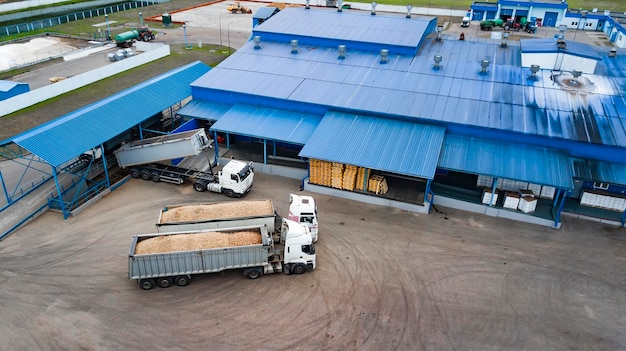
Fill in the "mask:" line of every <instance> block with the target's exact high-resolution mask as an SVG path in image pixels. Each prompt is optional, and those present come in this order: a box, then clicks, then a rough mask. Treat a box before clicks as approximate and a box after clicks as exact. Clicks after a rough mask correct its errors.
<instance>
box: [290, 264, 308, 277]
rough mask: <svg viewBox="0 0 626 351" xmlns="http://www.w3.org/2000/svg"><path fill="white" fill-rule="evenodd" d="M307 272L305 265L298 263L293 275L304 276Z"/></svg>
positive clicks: (292, 270)
mask: <svg viewBox="0 0 626 351" xmlns="http://www.w3.org/2000/svg"><path fill="white" fill-rule="evenodd" d="M304 272H306V266H305V265H303V264H302V263H298V264H297V265H295V266H293V268H292V269H291V273H293V274H302V273H304Z"/></svg>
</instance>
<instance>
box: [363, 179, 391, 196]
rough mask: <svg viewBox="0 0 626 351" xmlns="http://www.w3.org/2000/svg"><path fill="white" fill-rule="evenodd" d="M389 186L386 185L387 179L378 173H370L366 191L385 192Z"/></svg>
mask: <svg viewBox="0 0 626 351" xmlns="http://www.w3.org/2000/svg"><path fill="white" fill-rule="evenodd" d="M388 190H389V188H388V187H387V180H386V179H385V177H383V176H380V175H372V176H371V177H370V180H369V182H368V185H367V191H370V192H373V193H376V194H385V193H387V191H388Z"/></svg>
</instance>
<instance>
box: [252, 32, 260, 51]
mask: <svg viewBox="0 0 626 351" xmlns="http://www.w3.org/2000/svg"><path fill="white" fill-rule="evenodd" d="M252 40H253V41H254V49H255V50H258V49H260V48H261V37H260V36H258V35H255V36H254V37H253V38H252Z"/></svg>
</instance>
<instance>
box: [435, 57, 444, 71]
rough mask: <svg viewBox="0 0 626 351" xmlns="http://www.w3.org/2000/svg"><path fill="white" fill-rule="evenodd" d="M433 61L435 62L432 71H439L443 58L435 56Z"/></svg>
mask: <svg viewBox="0 0 626 351" xmlns="http://www.w3.org/2000/svg"><path fill="white" fill-rule="evenodd" d="M433 60H434V61H435V64H434V65H433V69H441V60H443V56H441V55H435V57H434V58H433Z"/></svg>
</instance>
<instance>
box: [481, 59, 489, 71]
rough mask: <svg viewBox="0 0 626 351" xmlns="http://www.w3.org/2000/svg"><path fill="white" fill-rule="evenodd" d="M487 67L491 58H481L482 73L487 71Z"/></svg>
mask: <svg viewBox="0 0 626 351" xmlns="http://www.w3.org/2000/svg"><path fill="white" fill-rule="evenodd" d="M487 67H489V60H487V59H484V60H480V73H487V72H489V71H487Z"/></svg>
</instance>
